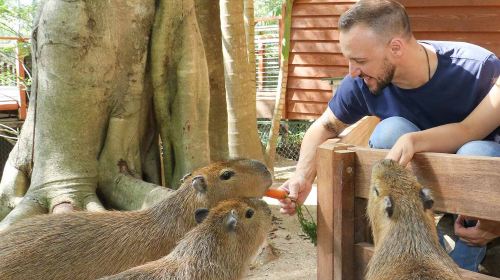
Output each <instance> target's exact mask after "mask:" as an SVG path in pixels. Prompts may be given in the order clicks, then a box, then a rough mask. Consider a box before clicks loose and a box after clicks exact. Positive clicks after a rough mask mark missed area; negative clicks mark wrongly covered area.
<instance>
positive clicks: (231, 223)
mask: <svg viewBox="0 0 500 280" xmlns="http://www.w3.org/2000/svg"><path fill="white" fill-rule="evenodd" d="M237 224H238V215H237V214H236V211H235V210H234V209H233V210H231V212H229V214H227V219H226V228H227V231H235V230H236V225H237Z"/></svg>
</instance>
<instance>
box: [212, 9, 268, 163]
mask: <svg viewBox="0 0 500 280" xmlns="http://www.w3.org/2000/svg"><path fill="white" fill-rule="evenodd" d="M220 9H221V28H222V36H223V38H225V39H224V40H223V44H222V45H223V56H224V71H225V72H224V74H225V82H226V98H227V110H228V131H229V154H230V156H232V157H249V158H254V159H259V160H262V159H263V153H262V147H261V145H260V140H259V137H258V134H257V123H256V119H257V117H256V116H257V112H256V111H257V109H256V102H255V98H256V93H255V78H253V80H254V82H253V86H252V79H251V78H250V77H248V76H249V75H248V61H249V59H248V53H247V44H246V36H245V28H244V24H243V2H242V1H232V0H220ZM241 108H245V109H244V110H241Z"/></svg>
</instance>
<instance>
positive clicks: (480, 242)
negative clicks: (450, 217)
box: [455, 215, 500, 246]
mask: <svg viewBox="0 0 500 280" xmlns="http://www.w3.org/2000/svg"><path fill="white" fill-rule="evenodd" d="M466 220H477V223H476V225H475V226H473V227H465V226H464V222H465V221H466ZM499 227H500V223H499V222H494V221H489V220H481V219H475V218H471V217H466V216H462V215H459V216H458V218H457V220H456V221H455V234H456V235H457V236H458V237H460V239H462V240H463V241H465V242H466V243H467V244H468V245H471V246H484V245H486V244H488V243H489V242H491V241H492V240H493V239H495V238H497V237H499V235H498V234H495V232H498V230H499Z"/></svg>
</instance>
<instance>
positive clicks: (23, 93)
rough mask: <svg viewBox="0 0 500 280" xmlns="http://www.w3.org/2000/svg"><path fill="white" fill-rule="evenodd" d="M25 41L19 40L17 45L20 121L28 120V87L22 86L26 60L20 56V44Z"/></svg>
mask: <svg viewBox="0 0 500 280" xmlns="http://www.w3.org/2000/svg"><path fill="white" fill-rule="evenodd" d="M23 41H24V40H23V39H18V40H17V45H16V49H17V51H16V53H17V60H16V66H17V87H18V88H19V100H20V104H19V109H18V114H19V115H18V119H19V120H25V119H26V86H25V85H24V84H21V80H23V81H24V80H25V73H24V66H23V64H24V59H23V58H22V57H21V56H20V55H19V43H20V42H23Z"/></svg>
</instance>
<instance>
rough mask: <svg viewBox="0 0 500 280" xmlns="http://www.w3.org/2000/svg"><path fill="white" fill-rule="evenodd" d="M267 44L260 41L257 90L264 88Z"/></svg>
mask: <svg viewBox="0 0 500 280" xmlns="http://www.w3.org/2000/svg"><path fill="white" fill-rule="evenodd" d="M265 48H266V46H265V45H264V43H262V42H260V43H259V46H258V48H257V49H258V50H257V59H258V61H259V66H258V68H257V90H258V91H262V89H263V88H264V55H265V53H266V50H265Z"/></svg>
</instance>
